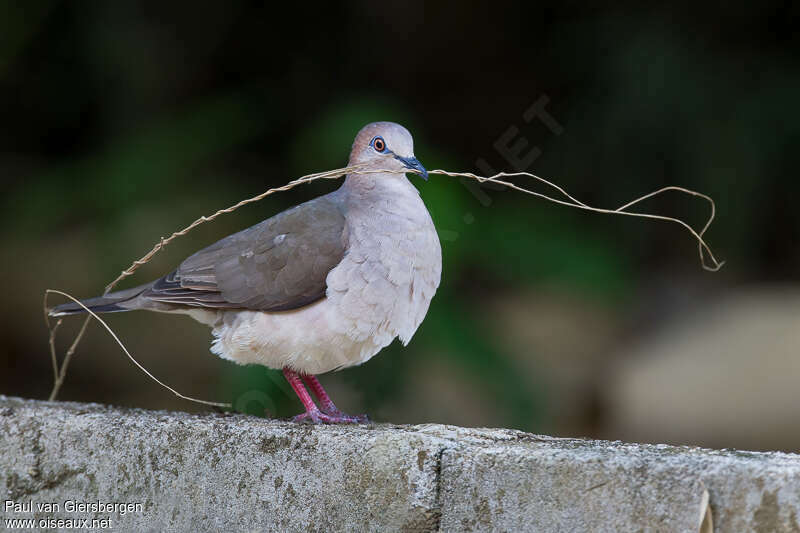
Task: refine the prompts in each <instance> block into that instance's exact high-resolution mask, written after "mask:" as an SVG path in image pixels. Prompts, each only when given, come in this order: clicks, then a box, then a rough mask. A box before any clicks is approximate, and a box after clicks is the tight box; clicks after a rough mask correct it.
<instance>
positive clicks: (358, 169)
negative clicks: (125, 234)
mask: <svg viewBox="0 0 800 533" xmlns="http://www.w3.org/2000/svg"><path fill="white" fill-rule="evenodd" d="M371 172H385V173H407V172H417V171H402V172H401V171H394V170H365V169H364V167H363V165H356V166H349V167H345V168H340V169H336V170H329V171H326V172H318V173H315V174H309V175H306V176H303V177H301V178H298V179H296V180H294V181H291V182H289V183H287V184H286V185H283V186H281V187H275V188H273V189H269V190H267V191H265V192H263V193H261V194H259V195H257V196H254V197H252V198H247V199H245V200H242V201H240V202H238V203H236V204H234V205H232V206H230V207H227V208H225V209H220V210H218V211H216V212H215V213H213V214H212V215H209V216H202V217H200V218H198V219H197V220H195V221H194V222H192V223H191V224H189V225H188V226H186V227H185V228H183V229H182V230H180V231H176V232H174V233H172V235H170V236H169V237H167V238H164V237H162V238H161V239H160V240H159V242H158V243H156V244H155V246H153V248H152V249H151V250H150V251H149V252H147V253H146V254H145V255H144V256H142V257H141V258H140V259H138V260H136V261H134V262H133V263H132V264H131V265H130V267H128V268H127V269H126V270H123V271H122V272H121V273H120V275H119V276H117V278H116V279H115V280H114V281H112V282H111V283H109V284H108V285H107V286H106V288H105V294H107V293H108V292H110V291H111V289H113V288H114V287H115V286H116V285H117V283H119V282H120V281H122V280H124V279H125V278H127V277H129V276H131V275H133V273H134V272H136V270H137V269H138V268H139V267H140V266H142V265H144V264H146V263H148V262H149V261H150V260H151V259H152V258H153V256H155V255H156V254H157V253H158V252H159V251H160V250H162V249H163V248H164V247H165V246H166V245H167V244H169V243H170V242H172V241H173V240H174V239H177V238H178V237H182V236H184V235H186V234H187V233H189V232H190V231H191V230H193V229H194V228H196V227H197V226H199V225H200V224H205V223H206V222H211V221H212V220H214V219H216V218H217V217H219V216H220V215H223V214H225V213H231V212H233V211H235V210H236V209H239V208H240V207H242V206H244V205H247V204H250V203H253V202H258V201H259V200H262V199H264V198H266V197H267V196H269V195H271V194H274V193H276V192H282V191H288V190H289V189H292V188H294V187H296V186H298V185H301V184H304V183H310V182H312V181H315V180H318V179H336V178H339V177H341V176H343V175H345V174H364V173H371ZM428 173H429V174H440V175H445V176H451V177H465V178H470V179H474V180H477V181H478V182H480V183H484V182H487V181H488V182H492V183H497V184H499V185H503V186H506V187H509V188H511V189H514V190H517V191H520V192H523V193H525V194H529V195H532V196H535V197H538V198H542V199H544V200H547V201H549V202H553V203H556V204H559V205H565V206H568V207H573V208H576V209H581V210H584V211H591V212H594V213H604V214H615V215H625V216H631V217H639V218H649V219H654V220H663V221H666V222H672V223H675V224H679V225H680V226H682V227H684V228H685V229H686V230H687V231H689V233H690V234H691V235H692V236H693V237H694V238H695V239H696V240H697V248H698V253H699V254H700V263H701V265H702V267H703V268H704V269H706V270H710V271H716V270H719V269H720V268H722V266H723V265H724V264H725V263H724V261H717V259H716V258H715V257H714V254H713V252H712V251H711V248H710V247H709V246H708V244H706V242H705V240H704V239H703V235H705V232H706V231H707V230H708V228H709V227H710V226H711V223H712V222H713V220H714V216H715V214H716V206H715V204H714V200H713V199H712V198H711V197H710V196H708V195H705V194H703V193H699V192H697V191H692V190H690V189H686V188H683V187H677V186H669V187H664V188H661V189H659V190H657V191H653V192H651V193H648V194H645V195H644V196H640V197H639V198H636V199H634V200H631V201H630V202H628V203H626V204H623V205H621V206H620V207H618V208H616V209H604V208H599V207H592V206H589V205H587V204H585V203H583V202H581V201H580V200H577V199H576V198H574V197H573V196H571V195H570V194H569V193H567V191H566V190H564V189H563V188H562V187H559V186H558V185H556V184H554V183H552V182H550V181H548V180H546V179H544V178H541V177H539V176H537V175H535V174H531V173H529V172H511V173H507V172H500V173H498V174H495V175H494V176H489V177H486V176H478V175H476V174H473V173H471V172H449V171H446V170H431V171H429V172H428ZM516 176H525V177H529V178H533V179H535V180H537V181H539V182H541V183H544V184H545V185H547V186H549V187H551V188H553V189H555V190H556V191H558V192H559V193H561V194H562V195H563V196H564V197H565V198H567V200H560V199H558V198H552V197H550V196H548V195H546V194H543V193H540V192H536V191H532V190H530V189H526V188H524V187H521V186H519V185H516V184H515V183H512V182H509V181H505V180H501V179H499V178H505V177H516ZM668 191H677V192H682V193H685V194H689V195H692V196H697V197H700V198H702V199H704V200H706V201H707V202H708V203H709V205H710V207H711V212H710V214H709V217H708V219H707V220H706V223H705V224H704V225H703V227H702V229H701V230H700V231H699V232H698V231H696V230H695V229H694V228H693V227H692V226H690V225H689V224H688V223H686V222H684V221H683V220H681V219H679V218H674V217H669V216H665V215H654V214H650V213H641V212H635V211H628V209H629V208H631V207H633V206H634V205H636V204H638V203H640V202H643V201H645V200H647V199H650V198H653V197H654V196H657V195H660V194H663V193H665V192H668ZM706 254H707V255H708V257H709V258H710V259H711V265H708V264H706ZM50 293H54V294H60V295H62V296H65V297H67V298H69V299H70V300H72V301H74V302H76V303H77V304H78V305H80V306H81V307H83V308H84V310H86V311H87V312H88V313H89V315H90V316H89V317H87V318H86V320H85V321H84V323H83V326H82V327H81V329H80V332H79V333H78V335H77V336H76V337H75V340H74V341H73V342H72V345H71V346H70V348H69V350H67V353H66V355H65V356H64V360H63V362H62V364H61V368H60V369H59V365H58V361H57V357H56V349H55V334H56V331H57V330H58V327H59V326H60V325H61V320H60V319H59V320H58V321H57V322H56V325H55V326H53V327H51V326H50V320H49V317H48V314H47V313H48V309H47V295H48V294H50ZM44 313H45V321H46V323H47V326H48V329H49V330H50V340H49V345H50V355H51V359H52V364H53V374H54V380H55V383H54V385H53V390H52V392H51V393H50V400H54V399H55V398H56V396H57V395H58V391H59V390H60V388H61V385H62V384H63V382H64V378H65V376H66V371H67V366H68V365H69V362H70V360H71V358H72V355H73V354H74V353H75V350H76V349H77V346H78V343H79V342H80V340H81V338H82V337H83V334H84V332H85V331H86V327H87V326H88V324H89V320H90V319H91V318H95V319H97V320H98V321H99V322H100V323H101V324H102V325H103V327H104V328H105V329H106V330H107V331H108V332H109V333H110V334H111V336H112V337H113V338H114V340H115V341H117V344H119V346H120V347H121V348H122V350H123V351H124V352H125V354H126V355H127V356H128V357H129V358H130V359H131V361H133V362H134V364H136V366H138V367H139V368H140V369H141V370H142V371H143V372H144V373H145V374H147V375H148V376H149V377H150V378H152V379H153V380H154V381H155V382H156V383H158V384H159V385H161V386H162V387H164V388H166V389H168V390H170V391H171V392H172V393H174V394H175V395H176V396H178V397H180V398H183V399H185V400H189V401H193V402H197V403H201V404H204V405H211V406H216V407H230V404H227V403H219V402H209V401H206V400H199V399H196V398H191V397H189V396H185V395H183V394H181V393H179V392H178V391H176V390H175V389H173V388H172V387H169V386H168V385H166V384H164V383H162V382H161V381H159V380H158V379H157V378H156V377H155V376H153V375H152V374H151V373H150V372H148V371H147V369H145V368H144V367H143V366H142V365H140V364H139V362H138V361H136V359H134V358H133V356H132V355H131V354H130V353H129V352H128V350H127V349H126V348H125V346H124V345H123V344H122V341H120V340H119V338H118V337H117V335H116V334H115V333H114V332H113V331H112V330H111V328H110V327H109V326H108V325H107V324H106V323H105V322H104V321H103V320H102V319H100V317H98V316H97V315H96V314H95V313H94V312H92V311H91V310H90V309H88V308H87V307H86V306H84V305H83V304H82V303H81V302H80V301H78V300H77V299H75V298H73V297H72V296H70V295H69V294H66V293H64V292H61V291H57V290H53V289H48V290H47V291H45V297H44Z"/></svg>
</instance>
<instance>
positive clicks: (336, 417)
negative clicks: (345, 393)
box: [292, 409, 369, 424]
mask: <svg viewBox="0 0 800 533" xmlns="http://www.w3.org/2000/svg"><path fill="white" fill-rule="evenodd" d="M292 421H293V422H310V423H312V424H365V423H368V422H369V418H367V415H357V416H353V415H347V414H344V413H343V412H341V411H339V410H338V409H337V410H336V411H335V412H334V411H327V412H322V411H320V410H319V409H312V410H310V411H306V412H305V413H302V414H299V415H297V416H295V417H294V418H292Z"/></svg>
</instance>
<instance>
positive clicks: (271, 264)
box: [50, 122, 442, 423]
mask: <svg viewBox="0 0 800 533" xmlns="http://www.w3.org/2000/svg"><path fill="white" fill-rule="evenodd" d="M350 165H360V166H361V169H362V170H360V171H359V172H365V171H366V172H365V173H358V174H350V175H348V176H347V177H346V179H345V180H344V183H343V184H342V186H341V187H340V188H339V189H337V190H336V191H334V192H332V193H330V194H326V195H324V196H320V197H319V198H316V199H314V200H311V201H309V202H306V203H303V204H300V205H298V206H296V207H293V208H291V209H289V210H287V211H284V212H282V213H280V214H278V215H275V216H274V217H272V218H269V219H267V220H265V221H263V222H261V223H259V224H256V225H255V226H253V227H251V228H248V229H246V230H243V231H240V232H239V233H235V234H233V235H230V236H228V237H225V238H224V239H222V240H220V241H218V242H216V243H215V244H212V245H211V246H209V247H207V248H204V249H203V250H200V251H199V252H197V253H195V254H194V255H192V256H190V257H189V258H188V259H186V260H185V261H183V263H181V264H180V266H179V267H178V268H177V269H175V270H174V271H173V272H171V273H170V274H167V275H166V276H164V277H163V278H160V279H158V280H156V281H154V282H152V283H147V284H145V285H142V286H139V287H136V288H132V289H127V290H122V291H118V292H114V293H110V294H107V295H105V296H101V297H98V298H90V299H87V300H83V304H84V305H86V306H87V307H88V308H89V309H91V310H92V311H94V312H96V313H102V312H115V311H131V310H134V309H146V310H150V311H161V312H167V313H185V314H188V315H190V316H192V317H193V318H195V319H196V320H198V321H200V322H202V323H204V324H207V325H209V326H211V327H212V328H213V330H212V332H213V334H214V337H215V339H214V341H213V343H212V347H211V351H212V352H213V353H215V354H217V355H219V356H220V357H223V358H225V359H230V360H232V361H235V362H237V363H240V364H260V365H264V366H267V367H270V368H275V369H282V370H283V373H284V375H285V376H286V379H287V380H288V381H289V383H290V384H291V386H292V388H293V389H294V391H295V392H296V393H297V396H298V397H299V398H300V401H301V402H302V403H303V405H304V407H305V409H306V412H305V413H303V414H300V415H298V416H296V417H295V418H294V419H295V420H296V421H302V420H308V421H311V422H314V423H355V422H362V421H365V420H366V417H365V416H350V415H346V414H344V413H342V412H341V411H339V410H338V409H337V408H336V406H335V405H334V403H333V402H332V401H331V399H330V398H329V397H328V395H327V394H326V393H325V390H324V389H323V388H322V386H321V385H320V383H319V381H318V380H317V378H316V377H315V374H322V373H325V372H330V371H331V370H337V369H341V368H345V367H349V366H354V365H359V364H361V363H363V362H365V361H367V360H368V359H370V358H371V357H372V356H374V355H375V354H377V353H378V352H379V351H380V350H381V349H382V348H383V347H385V346H386V345H388V344H389V343H391V342H392V340H394V338H395V337H399V338H400V340H401V341H402V343H403V344H404V345H405V344H408V342H409V341H410V340H411V337H412V336H413V335H414V332H415V331H416V330H417V328H418V327H419V325H420V323H421V322H422V319H423V318H425V314H426V313H427V311H428V305H429V304H430V301H431V298H433V295H434V293H435V292H436V289H437V287H438V286H439V279H440V276H441V270H442V253H441V248H440V245H439V239H438V237H437V235H436V228H434V225H433V221H432V220H431V216H430V214H429V213H428V210H427V209H426V208H425V204H424V203H423V202H422V200H421V199H420V197H419V192H418V191H417V190H416V189H415V188H414V186H413V185H411V183H410V182H409V181H408V179H407V178H406V177H405V175H404V174H403V173H402V172H403V171H407V170H412V171H415V172H416V173H419V174H420V175H421V176H422V177H423V178H424V179H426V180H427V178H428V175H427V172H426V171H425V168H424V167H423V166H422V165H421V164H420V163H419V161H417V159H416V158H415V157H414V144H413V140H412V138H411V134H410V133H409V132H408V130H406V129H405V128H404V127H402V126H400V125H398V124H394V123H392V122H374V123H372V124H368V125H367V126H365V127H364V128H363V129H362V130H361V131H360V132H358V135H357V136H356V139H355V141H354V143H353V149H352V151H351V152H350ZM370 170H374V171H375V172H372V173H370V172H369V171H370ZM381 171H398V173H391V172H381ZM83 311H84V310H83V308H81V307H80V306H78V305H77V304H75V303H68V304H64V305H59V306H57V307H55V308H54V309H52V310H51V311H50V314H51V316H62V315H69V314H75V313H81V312H83ZM303 382H305V383H306V384H307V385H308V386H309V388H311V391H312V392H313V393H314V395H315V396H316V397H317V399H318V401H319V407H317V405H316V404H315V403H314V401H313V400H312V399H311V397H310V396H309V394H308V391H307V390H306V388H305V387H304V386H303Z"/></svg>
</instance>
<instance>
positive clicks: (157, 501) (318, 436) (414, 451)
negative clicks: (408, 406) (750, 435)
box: [0, 396, 800, 532]
mask: <svg viewBox="0 0 800 533" xmlns="http://www.w3.org/2000/svg"><path fill="white" fill-rule="evenodd" d="M0 491H2V497H1V498H0V520H2V522H0V524H3V525H2V526H0V528H2V527H6V524H5V520H6V519H11V518H23V519H24V518H33V519H35V520H39V519H48V518H52V519H58V518H62V519H65V520H66V519H73V520H79V519H92V518H94V519H97V520H100V519H107V520H108V521H109V522H110V525H111V526H112V529H113V530H118V531H166V530H169V531H260V530H271V531H299V530H302V531H431V530H442V531H489V530H499V531H700V530H701V529H700V528H701V522H702V520H703V517H704V516H705V515H706V514H708V515H709V516H708V517H707V520H708V518H713V524H714V530H715V531H736V532H742V531H764V532H767V531H769V532H774V531H800V456H798V455H791V454H783V453H754V452H739V451H715V450H704V449H698V448H687V447H674V446H651V445H640V444H623V443H619V442H602V441H587V440H577V439H557V438H552V437H543V436H537V435H530V434H526V433H522V432H517V431H510V430H504V429H500V430H493V429H466V428H459V427H452V426H441V425H421V426H393V425H387V424H382V425H377V426H370V427H352V426H350V427H347V426H333V427H313V426H300V425H294V424H291V423H286V422H271V421H266V420H262V419H257V418H251V417H246V416H240V415H214V414H207V415H201V416H198V415H190V414H185V413H167V412H150V411H141V410H128V409H115V408H109V407H104V406H100V405H85V404H74V403H47V402H39V401H32V400H22V399H17V398H6V397H3V396H0ZM67 501H73V502H79V503H94V505H95V506H97V502H98V501H100V502H104V503H109V502H110V503H120V504H133V507H136V506H137V504H139V507H138V509H134V510H132V511H130V512H125V513H124V514H122V513H121V512H119V509H116V510H111V511H109V510H105V509H92V508H91V507H90V508H89V509H87V510H81V511H76V510H74V509H69V510H68V509H66V508H65V502H67ZM706 501H707V502H709V503H710V507H709V506H707V505H706V504H705V502H706ZM8 502H11V503H8ZM29 502H31V503H32V505H33V509H32V510H31V511H30V512H26V511H25V510H24V509H21V508H19V507H17V510H16V511H15V510H14V506H15V505H16V506H19V505H22V504H25V505H27V504H28V503H29ZM48 503H55V504H58V505H59V506H60V507H61V509H60V510H59V511H55V512H54V511H51V510H46V509H41V510H38V509H37V506H38V505H39V504H48ZM44 525H48V524H44ZM51 525H53V524H52V523H51ZM95 525H97V526H98V529H99V528H100V527H103V526H105V525H108V523H107V522H97V523H95ZM708 525H709V523H708V521H707V522H706V524H705V526H704V527H705V528H706V531H708Z"/></svg>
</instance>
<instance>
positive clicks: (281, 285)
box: [142, 194, 346, 311]
mask: <svg viewBox="0 0 800 533" xmlns="http://www.w3.org/2000/svg"><path fill="white" fill-rule="evenodd" d="M345 233H346V225H345V217H344V214H343V212H342V210H341V207H340V202H339V200H338V197H336V196H335V195H333V194H329V195H326V196H321V197H319V198H316V199H314V200H311V201H310V202H306V203H304V204H301V205H299V206H297V207H294V208H292V209H289V210H287V211H284V212H282V213H280V214H278V215H275V216H274V217H272V218H270V219H267V220H265V221H263V222H261V223H259V224H256V225H255V226H252V227H250V228H248V229H246V230H243V231H240V232H239V233H235V234H233V235H230V236H228V237H226V238H224V239H222V240H220V241H218V242H216V243H215V244H212V245H211V246H209V247H208V248H204V249H203V250H200V251H199V252H197V253H195V254H194V255H192V256H190V257H189V258H188V259H186V260H185V261H184V262H183V263H181V265H180V266H179V267H178V268H177V269H176V270H175V271H174V272H172V273H171V274H169V275H167V276H165V277H163V278H161V279H159V280H158V281H156V282H155V283H154V284H153V286H152V287H151V288H150V289H148V290H147V291H146V292H145V293H144V294H143V295H142V296H144V297H146V298H148V299H150V300H154V301H157V302H163V303H167V304H175V305H179V306H188V307H205V308H217V309H226V308H227V309H253V310H261V311H285V310H288V309H295V308H298V307H302V306H304V305H308V304H310V303H313V302H315V301H317V300H319V299H321V298H322V297H324V296H325V290H326V288H327V285H326V282H325V279H326V277H327V276H328V272H330V271H331V269H333V268H334V267H335V266H336V265H338V264H339V263H340V262H341V260H342V258H343V257H344V255H345V253H346V235H345Z"/></svg>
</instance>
